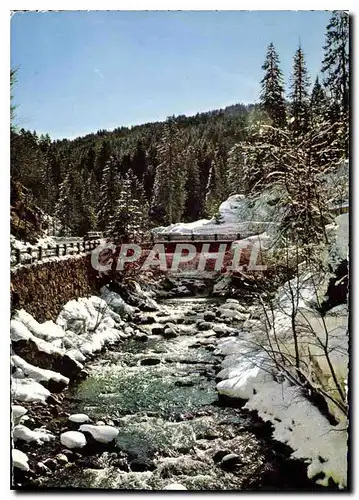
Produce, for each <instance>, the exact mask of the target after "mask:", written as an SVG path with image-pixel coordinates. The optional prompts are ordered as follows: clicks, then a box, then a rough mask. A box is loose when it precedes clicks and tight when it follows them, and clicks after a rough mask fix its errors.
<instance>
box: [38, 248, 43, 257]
mask: <svg viewBox="0 0 359 500" xmlns="http://www.w3.org/2000/svg"><path fill="white" fill-rule="evenodd" d="M38 251H39V255H38V260H42V247H39V248H38Z"/></svg>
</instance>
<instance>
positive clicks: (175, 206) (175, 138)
mask: <svg viewBox="0 0 359 500" xmlns="http://www.w3.org/2000/svg"><path fill="white" fill-rule="evenodd" d="M183 149H184V147H183V141H182V137H181V134H180V132H179V129H178V126H177V124H176V122H175V120H174V119H173V118H170V119H168V120H167V121H166V123H165V125H164V127H163V134H162V137H161V140H160V143H159V145H158V148H157V158H158V161H159V165H158V166H157V169H156V176H155V182H154V194H153V198H152V206H151V213H152V215H153V217H154V218H155V219H157V220H161V221H163V222H164V223H165V224H172V223H173V222H178V221H180V220H181V217H182V214H183V210H184V206H185V201H186V193H185V183H186V177H187V172H186V170H185V168H184V165H183V156H182V152H183Z"/></svg>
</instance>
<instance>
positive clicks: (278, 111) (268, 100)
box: [260, 43, 286, 128]
mask: <svg viewBox="0 0 359 500" xmlns="http://www.w3.org/2000/svg"><path fill="white" fill-rule="evenodd" d="M262 69H263V70H264V71H265V75H264V78H263V79H262V80H261V86H262V89H261V93H260V103H261V105H262V108H263V109H264V110H265V111H266V112H267V114H268V116H269V117H270V119H271V121H272V125H273V126H274V127H277V128H283V127H284V126H285V124H286V110H285V97H284V84H283V74H282V71H281V70H280V68H279V57H278V54H277V52H276V50H275V48H274V45H273V43H270V44H269V46H268V49H267V55H266V59H265V61H264V64H263V66H262Z"/></svg>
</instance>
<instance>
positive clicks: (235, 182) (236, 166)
mask: <svg viewBox="0 0 359 500" xmlns="http://www.w3.org/2000/svg"><path fill="white" fill-rule="evenodd" d="M246 161H247V155H246V154H245V149H244V147H243V144H241V143H240V144H235V145H234V146H233V147H232V148H231V149H230V151H229V153H228V186H229V194H240V193H244V192H245V186H244V182H243V181H244V179H243V176H244V172H245V170H246Z"/></svg>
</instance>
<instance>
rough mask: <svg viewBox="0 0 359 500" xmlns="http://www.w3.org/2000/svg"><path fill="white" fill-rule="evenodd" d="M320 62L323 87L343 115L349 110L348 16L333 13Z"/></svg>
mask: <svg viewBox="0 0 359 500" xmlns="http://www.w3.org/2000/svg"><path fill="white" fill-rule="evenodd" d="M323 49H324V51H325V55H324V59H323V61H322V73H323V75H324V87H325V88H326V89H327V90H328V91H329V93H330V95H331V97H332V98H333V99H335V100H336V101H338V102H339V103H340V106H341V110H342V112H343V113H345V112H347V111H348V108H349V15H348V13H347V12H343V11H334V12H333V15H332V17H331V19H330V22H329V24H328V26H327V33H326V43H325V45H324V47H323Z"/></svg>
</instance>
